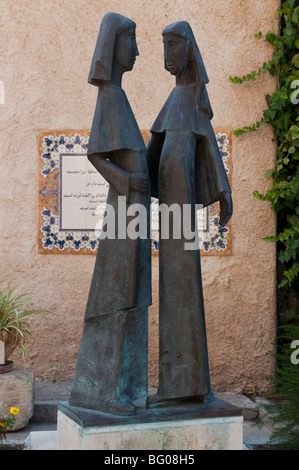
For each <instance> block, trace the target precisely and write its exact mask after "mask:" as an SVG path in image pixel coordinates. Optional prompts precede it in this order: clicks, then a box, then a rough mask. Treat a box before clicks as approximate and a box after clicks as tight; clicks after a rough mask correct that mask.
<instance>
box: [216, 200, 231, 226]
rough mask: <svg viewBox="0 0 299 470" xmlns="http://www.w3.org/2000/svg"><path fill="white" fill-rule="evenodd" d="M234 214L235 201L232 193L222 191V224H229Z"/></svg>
mask: <svg viewBox="0 0 299 470" xmlns="http://www.w3.org/2000/svg"><path fill="white" fill-rule="evenodd" d="M232 215H233V202H232V196H231V193H229V192H225V193H222V196H221V199H220V222H219V223H220V225H221V227H224V226H225V225H227V223H228V221H229V219H230V218H231V216H232Z"/></svg>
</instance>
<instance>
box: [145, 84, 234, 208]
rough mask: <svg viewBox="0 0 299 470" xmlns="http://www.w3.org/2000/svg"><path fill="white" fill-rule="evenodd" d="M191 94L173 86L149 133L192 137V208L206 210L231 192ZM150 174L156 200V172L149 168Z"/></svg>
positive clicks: (210, 132) (191, 88)
mask: <svg viewBox="0 0 299 470" xmlns="http://www.w3.org/2000/svg"><path fill="white" fill-rule="evenodd" d="M205 93H206V92H205V91H204V94H203V96H204V97H205V96H206V99H208V98H207V95H205ZM195 94H196V87H195V86H192V85H191V86H182V85H177V86H176V87H175V88H174V89H173V90H172V92H171V94H170V95H169V97H168V99H167V101H166V102H165V104H164V106H163V108H162V109H161V111H160V113H159V115H158V117H157V119H156V121H155V122H154V124H153V125H152V128H151V132H152V133H165V132H167V131H171V130H175V131H180V130H182V131H190V132H192V133H193V134H194V135H195V136H196V138H197V148H196V160H195V175H194V178H195V193H196V195H195V196H196V204H202V205H203V207H206V206H209V205H210V204H212V203H214V202H216V201H219V200H220V197H221V194H222V193H223V192H231V189H230V186H229V182H228V179H227V175H226V172H225V168H224V165H223V162H222V158H221V155H220V152H219V148H218V144H217V141H216V137H215V134H214V131H213V128H212V125H211V121H210V118H209V117H208V116H207V114H206V113H205V112H203V111H202V110H201V108H200V107H199V106H198V105H197V104H196V98H195ZM150 171H151V173H152V174H151V181H152V184H153V190H154V193H153V191H152V196H153V197H158V184H157V181H158V168H157V167H156V168H152V169H151V170H150ZM155 183H156V184H155ZM155 188H156V189H155ZM155 192H156V193H155Z"/></svg>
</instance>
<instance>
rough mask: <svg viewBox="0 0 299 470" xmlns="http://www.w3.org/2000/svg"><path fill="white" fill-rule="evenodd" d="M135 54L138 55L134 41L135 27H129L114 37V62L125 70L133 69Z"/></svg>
mask: <svg viewBox="0 0 299 470" xmlns="http://www.w3.org/2000/svg"><path fill="white" fill-rule="evenodd" d="M137 55H139V51H138V47H137V43H136V36H135V28H133V27H131V28H129V29H127V30H126V31H123V32H121V33H119V34H118V35H117V37H116V41H115V46H114V62H116V63H117V64H118V65H120V66H121V68H122V69H123V70H124V71H125V72H127V71H129V70H132V69H133V67H134V63H135V60H136V56H137Z"/></svg>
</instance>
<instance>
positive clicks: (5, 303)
mask: <svg viewBox="0 0 299 470" xmlns="http://www.w3.org/2000/svg"><path fill="white" fill-rule="evenodd" d="M32 305H33V304H32V301H31V300H30V298H29V297H28V294H24V293H21V292H20V288H16V287H13V288H11V287H10V286H8V287H7V288H6V289H4V290H1V291H0V340H2V341H3V342H4V343H5V349H6V355H7V357H8V356H9V355H10V354H11V353H12V352H13V350H14V349H15V347H16V346H18V345H20V344H23V345H24V341H26V340H27V339H28V337H29V335H30V333H29V329H28V325H27V322H26V320H27V317H28V316H29V315H32V314H35V313H50V312H46V311H45V310H33V309H32Z"/></svg>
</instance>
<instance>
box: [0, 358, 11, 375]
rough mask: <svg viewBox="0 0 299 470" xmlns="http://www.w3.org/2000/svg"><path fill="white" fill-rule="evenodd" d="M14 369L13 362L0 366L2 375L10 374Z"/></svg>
mask: <svg viewBox="0 0 299 470" xmlns="http://www.w3.org/2000/svg"><path fill="white" fill-rule="evenodd" d="M12 368H13V361H6V363H5V364H0V374H5V373H6V372H10V371H11V370H12Z"/></svg>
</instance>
